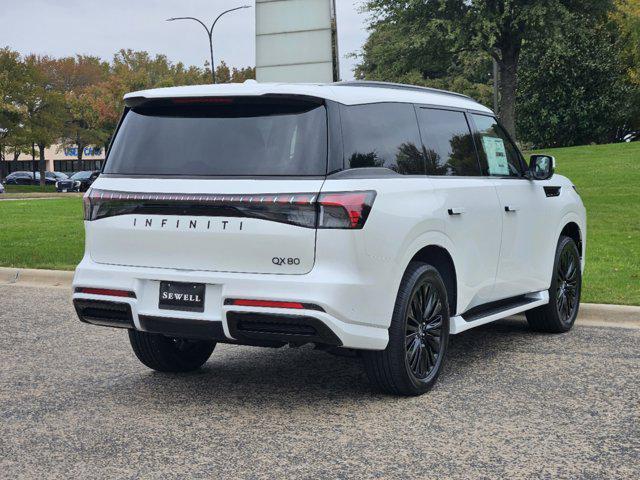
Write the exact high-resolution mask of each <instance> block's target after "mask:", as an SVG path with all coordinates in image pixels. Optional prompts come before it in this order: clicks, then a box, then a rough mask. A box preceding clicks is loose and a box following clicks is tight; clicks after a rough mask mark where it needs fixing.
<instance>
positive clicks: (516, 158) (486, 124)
mask: <svg viewBox="0 0 640 480" xmlns="http://www.w3.org/2000/svg"><path fill="white" fill-rule="evenodd" d="M473 121H474V122H475V124H476V128H477V129H478V151H479V153H480V165H481V166H482V170H483V172H484V174H485V175H491V176H496V177H521V176H522V175H523V171H522V164H521V163H520V155H519V153H518V150H517V149H516V147H515V145H514V144H513V143H511V140H509V136H508V135H507V133H506V132H505V130H504V129H503V128H502V127H501V126H500V125H499V124H498V122H497V120H496V119H495V118H493V117H488V116H486V115H476V114H474V115H473Z"/></svg>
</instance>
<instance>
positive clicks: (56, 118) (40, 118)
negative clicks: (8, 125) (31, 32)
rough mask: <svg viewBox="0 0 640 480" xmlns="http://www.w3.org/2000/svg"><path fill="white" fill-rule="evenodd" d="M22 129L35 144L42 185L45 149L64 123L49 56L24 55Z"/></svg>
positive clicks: (61, 97)
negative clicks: (23, 126) (23, 127)
mask: <svg viewBox="0 0 640 480" xmlns="http://www.w3.org/2000/svg"><path fill="white" fill-rule="evenodd" d="M24 63H25V66H26V75H25V77H24V85H25V95H24V103H25V131H26V138H27V139H28V141H29V143H33V144H35V145H37V146H38V151H39V157H40V158H39V160H40V161H39V164H38V169H39V171H40V185H41V186H44V185H45V171H46V163H45V153H44V152H45V149H46V148H47V147H49V146H50V145H51V144H52V143H54V142H55V141H57V140H58V139H59V138H60V136H61V132H62V127H63V124H64V115H65V109H64V96H63V95H62V94H61V93H60V92H58V91H56V90H55V89H54V85H53V78H52V76H51V72H52V59H51V58H49V57H40V56H36V55H29V56H28V57H27V58H26V59H25V62H24Z"/></svg>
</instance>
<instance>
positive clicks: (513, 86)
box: [361, 0, 612, 137]
mask: <svg viewBox="0 0 640 480" xmlns="http://www.w3.org/2000/svg"><path fill="white" fill-rule="evenodd" d="M611 4H612V0H591V1H589V2H583V1H580V0H368V1H367V2H366V3H365V9H366V10H367V11H368V12H370V13H371V15H372V24H371V26H370V30H371V31H372V33H374V32H377V31H379V30H383V31H385V32H386V34H387V36H388V35H391V36H392V37H393V38H395V39H397V38H398V37H399V36H402V38H403V40H402V43H401V44H400V47H399V46H398V44H397V43H394V44H392V45H388V46H387V45H379V46H378V47H377V50H378V52H377V55H376V57H377V59H381V60H382V61H383V62H384V60H385V57H386V59H387V60H389V59H392V60H391V62H390V63H391V65H392V68H393V70H395V72H394V73H395V75H397V74H399V73H407V72H410V71H414V72H419V73H420V75H422V76H423V78H425V79H432V78H438V77H437V76H436V77H432V76H431V69H433V70H435V74H436V75H437V74H439V73H441V72H443V71H448V70H449V68H448V67H447V63H452V64H453V65H455V66H460V65H462V64H463V62H462V59H464V58H465V56H466V55H468V54H469V53H472V54H475V55H477V54H481V55H482V56H483V57H484V58H485V59H486V58H489V59H493V60H495V61H496V62H497V63H498V67H499V71H500V84H499V85H500V102H499V114H500V118H501V120H502V123H503V124H504V126H505V128H506V129H507V130H508V131H509V133H510V134H511V135H513V136H514V137H515V125H516V90H517V84H518V69H519V62H520V56H521V53H522V50H523V48H524V47H525V46H526V45H527V43H528V42H535V41H538V40H539V39H540V38H544V37H546V36H549V35H555V34H556V33H557V32H559V31H560V29H561V28H562V27H563V26H564V25H567V23H566V22H567V21H568V19H569V18H570V15H571V14H572V13H574V12H580V13H582V14H584V15H589V16H593V17H603V16H605V15H606V14H607V13H608V12H609V11H610V10H611ZM403 44H404V45H406V46H407V47H408V48H402V46H401V45H403ZM394 49H395V50H396V51H395V52H394V51H393V50H394ZM367 53H368V52H367V49H366V48H365V50H364V54H365V55H367ZM377 59H375V58H374V59H367V58H365V62H364V63H363V64H362V65H361V72H362V73H364V75H365V76H367V77H369V75H368V72H369V70H370V69H369V68H367V65H374V66H376V63H377V61H378V60H377ZM416 64H417V66H418V68H413V69H411V70H408V67H415V66H416ZM379 69H380V67H377V68H375V69H374V70H373V71H374V72H375V71H376V70H378V71H379ZM441 78H442V77H441Z"/></svg>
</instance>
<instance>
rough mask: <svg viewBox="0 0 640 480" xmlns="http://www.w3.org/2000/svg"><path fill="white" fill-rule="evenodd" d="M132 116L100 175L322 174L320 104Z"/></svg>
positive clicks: (249, 104)
mask: <svg viewBox="0 0 640 480" xmlns="http://www.w3.org/2000/svg"><path fill="white" fill-rule="evenodd" d="M174 102H175V103H173V104H169V105H167V104H164V105H155V106H143V107H139V108H134V109H132V110H130V111H129V113H128V114H127V115H126V117H125V118H124V120H123V123H122V125H121V127H120V129H119V130H118V134H117V135H116V138H115V140H114V143H113V146H112V149H111V152H110V153H109V160H108V161H107V164H106V166H105V170H104V172H105V173H118V174H125V175H127V174H133V175H137V174H144V175H187V176H200V175H205V176H208V175H212V176H216V175H250V176H260V175H324V174H325V173H326V168H327V116H326V111H325V107H324V106H323V105H319V104H318V103H312V102H306V101H295V102H294V101H291V102H290V101H288V100H287V101H284V100H279V99H257V100H256V99H239V98H229V99H216V100H215V102H214V101H207V102H206V103H205V102H204V101H202V100H201V101H199V102H195V101H193V100H191V101H189V99H186V100H184V101H178V100H175V101H174Z"/></svg>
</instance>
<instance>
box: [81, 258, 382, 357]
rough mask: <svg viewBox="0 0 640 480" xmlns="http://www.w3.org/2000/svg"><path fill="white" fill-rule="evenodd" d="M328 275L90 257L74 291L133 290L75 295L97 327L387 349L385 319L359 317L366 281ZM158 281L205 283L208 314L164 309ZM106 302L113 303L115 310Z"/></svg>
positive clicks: (85, 318) (244, 340) (86, 318)
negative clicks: (253, 302)
mask: <svg viewBox="0 0 640 480" xmlns="http://www.w3.org/2000/svg"><path fill="white" fill-rule="evenodd" d="M325 277H326V275H322V274H318V273H316V274H314V272H312V273H311V274H309V275H257V274H231V273H216V272H199V271H184V270H172V269H153V268H139V267H123V266H116V265H104V264H98V263H95V262H93V261H92V260H91V259H90V258H89V257H88V256H86V257H85V258H84V259H83V261H82V263H81V264H80V265H79V266H78V268H77V269H76V273H75V277H74V281H73V286H74V292H75V288H77V287H91V288H109V289H120V290H128V291H132V292H134V293H135V296H136V298H118V297H108V296H102V295H93V294H84V293H74V294H73V300H74V305H75V306H76V310H77V312H78V315H79V317H80V319H81V320H82V321H85V322H87V323H92V324H96V325H105V326H111V327H122V328H135V329H136V330H141V331H148V332H154V333H162V334H166V335H173V336H184V337H192V338H210V339H212V340H216V341H220V342H229V343H240V344H248V345H264V346H279V345H282V344H284V343H288V342H292V343H317V344H323V345H331V346H343V347H346V348H354V349H362V350H382V349H384V348H385V347H386V345H387V342H388V331H387V326H385V325H384V322H385V320H386V319H380V318H377V319H376V318H373V319H371V321H370V322H365V321H362V319H360V318H358V317H357V316H356V315H357V313H356V312H358V304H360V305H362V304H363V303H362V302H363V300H364V299H366V297H367V295H370V289H369V288H368V286H367V285H366V284H361V283H358V282H356V281H351V282H344V283H343V282H341V281H340V279H339V278H336V277H339V275H334V276H333V278H332V279H326V278H325ZM351 280H353V279H351ZM160 281H174V282H193V283H203V284H205V285H206V295H205V309H204V312H202V313H196V312H184V311H173V310H171V311H169V310H164V309H159V308H158V299H159V285H160ZM230 298H248V299H262V300H278V301H294V302H300V303H304V304H311V305H317V306H319V307H321V308H320V309H312V308H309V309H299V310H298V309H285V308H265V307H245V306H236V305H225V300H226V299H230ZM105 302H107V304H106V305H105ZM369 303H371V302H369ZM109 304H115V305H116V307H115V309H114V308H109ZM368 307H371V305H370V304H369V305H366V304H365V305H363V307H362V310H365V311H366V310H367V309H368ZM114 311H115V312H117V313H115V314H114V313H112V312H114ZM122 312H125V313H122ZM127 312H130V313H127ZM350 312H353V313H354V315H353V316H351V315H349V313H350ZM123 315H124V316H126V315H129V316H130V318H124V317H123ZM114 316H115V317H116V318H114Z"/></svg>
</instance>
